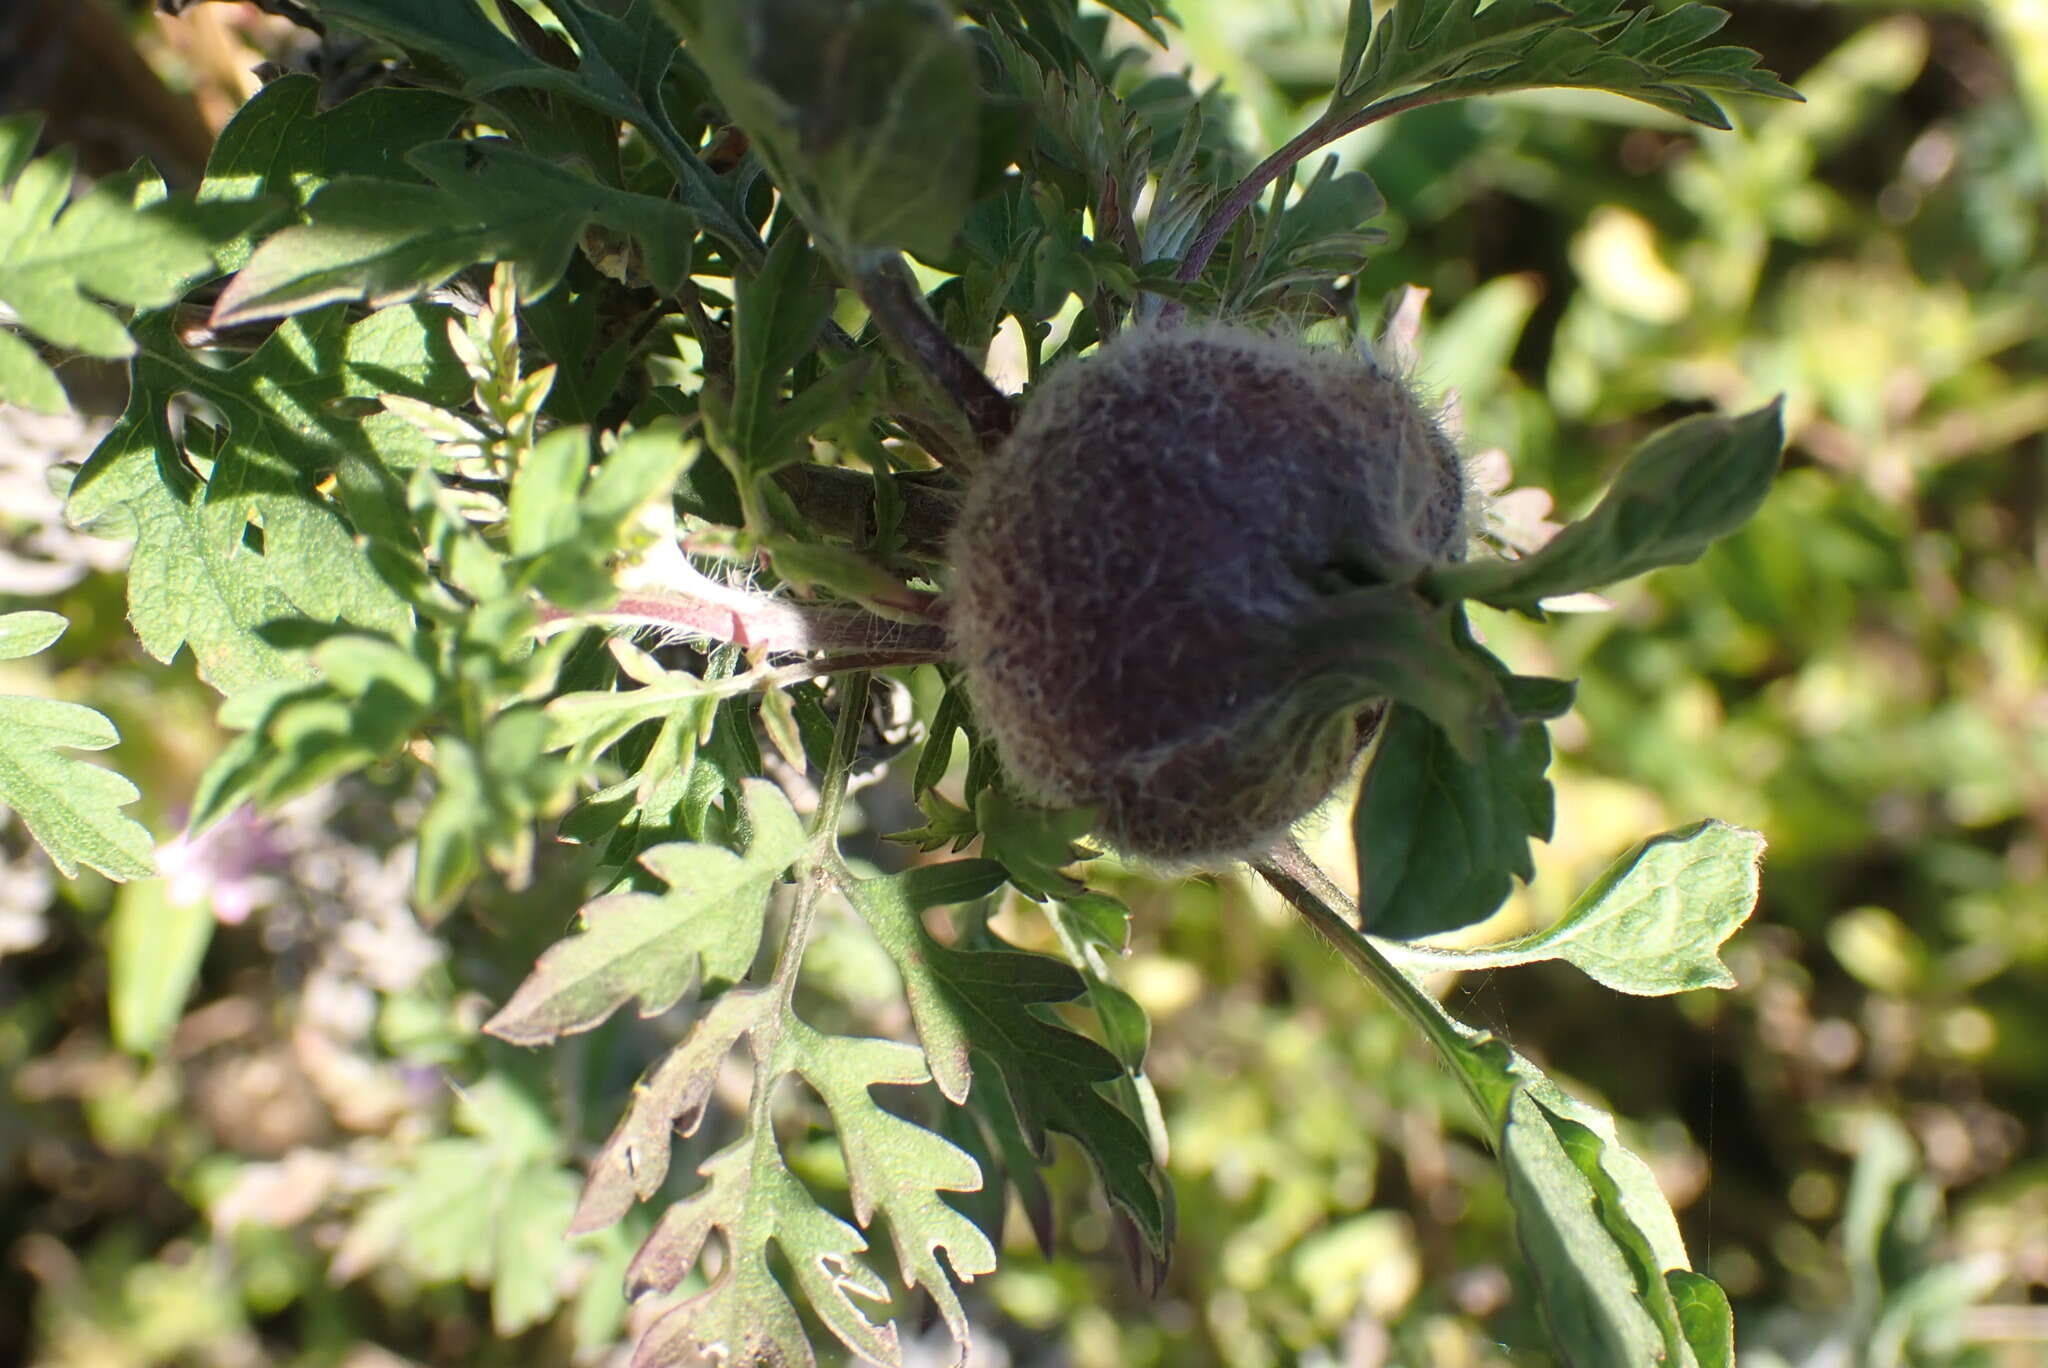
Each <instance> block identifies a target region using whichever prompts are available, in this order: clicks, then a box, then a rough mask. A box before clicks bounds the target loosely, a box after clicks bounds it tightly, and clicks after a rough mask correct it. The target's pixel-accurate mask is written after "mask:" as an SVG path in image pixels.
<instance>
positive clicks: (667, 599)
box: [540, 569, 948, 664]
mask: <svg viewBox="0 0 2048 1368" xmlns="http://www.w3.org/2000/svg"><path fill="white" fill-rule="evenodd" d="M689 573H690V576H691V578H689V579H673V578H672V579H671V582H669V583H667V584H665V585H664V586H663V587H662V589H660V590H649V591H642V592H639V593H628V594H621V595H620V596H619V597H618V599H617V600H615V601H614V602H613V603H612V605H611V606H610V607H608V608H605V609H602V610H600V611H597V612H589V613H579V612H571V611H569V610H568V609H566V608H557V607H555V606H554V605H553V604H542V605H541V607H540V619H541V622H542V624H543V625H551V624H555V623H598V624H605V625H613V626H628V627H666V628H671V629H673V630H675V631H678V632H683V633H686V634H687V635H690V636H695V637H706V638H709V639H710V640H712V641H723V642H727V643H729V644H731V645H734V646H737V647H739V648H740V649H741V650H744V651H766V652H769V653H771V654H782V653H810V652H818V651H824V652H834V651H853V652H862V653H871V654H875V655H880V656H885V657H889V659H888V660H887V662H886V663H889V664H923V663H926V662H928V661H935V660H942V659H944V658H945V656H946V654H947V650H948V646H947V640H946V629H945V627H944V626H943V625H941V624H939V623H937V622H927V623H906V622H895V621H891V620H890V619H888V618H885V617H882V616H881V615H880V614H877V613H870V612H867V611H865V610H864V609H859V608H810V607H805V606H803V605H801V604H796V603H791V602H789V601H788V600H786V599H779V598H774V597H771V596H769V595H767V594H757V593H754V592H753V591H751V590H747V589H735V588H732V587H731V586H729V585H723V584H720V583H718V582H717V581H716V580H713V579H712V578H710V577H709V576H708V575H703V574H699V573H698V572H696V571H695V570H694V569H693V570H691V571H690V572H689Z"/></svg>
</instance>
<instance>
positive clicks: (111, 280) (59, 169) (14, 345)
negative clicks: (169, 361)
mask: <svg viewBox="0 0 2048 1368" xmlns="http://www.w3.org/2000/svg"><path fill="white" fill-rule="evenodd" d="M39 123H40V120H39V119H37V118H36V117H35V116H33V115H16V116H14V117H12V118H9V119H5V120H0V148H4V149H6V151H7V153H8V155H7V156H5V157H4V158H0V169H4V170H5V171H6V172H7V174H6V176H5V177H4V178H0V305H5V306H6V308H7V309H8V310H9V311H10V312H11V313H12V314H13V315H14V318H13V322H14V323H15V324H16V325H17V326H19V327H20V328H22V329H23V330H25V331H26V332H29V333H31V334H33V335H35V336H38V337H41V338H42V339H43V340H44V341H45V342H48V343H50V344H51V345H53V346H56V347H61V348H65V349H67V350H70V351H77V352H83V353H85V354H86V355H87V356H101V357H108V358H118V357H124V356H131V355H133V354H134V352H135V344H134V342H133V341H131V340H130V338H129V336H128V331H127V329H126V328H124V327H123V326H122V324H121V320H120V319H119V318H118V317H116V316H115V315H114V314H113V313H112V312H111V311H109V310H108V309H107V308H106V307H104V306H103V305H101V304H98V303H95V302H94V300H95V299H99V300H109V301H112V302H113V303H116V304H125V305H129V306H132V307H135V308H161V307H162V306H164V305H166V304H169V303H171V302H172V301H173V300H175V299H177V298H178V296H179V295H181V294H183V293H184V292H185V288H186V287H187V286H189V285H191V284H192V283H193V282H195V281H197V280H199V279H200V278H201V277H203V276H207V275H210V274H212V273H213V271H214V270H215V269H216V266H215V259H216V254H217V252H218V250H219V249H220V247H221V245H222V244H224V243H226V242H228V241H231V240H232V239H234V238H235V237H236V236H238V235H239V234H241V233H243V232H244V231H246V230H247V229H248V228H250V227H251V226H253V225H255V224H257V223H259V222H262V221H263V220H266V219H269V218H273V217H275V216H276V214H277V212H278V210H279V209H280V207H281V206H280V205H279V204H278V203H277V202H276V201H273V200H267V199H265V200H252V201H249V202H247V203H242V204H201V203H195V202H193V200H192V199H191V197H190V196H179V197H177V198H175V199H168V200H167V199H163V198H161V195H162V189H161V187H160V186H155V185H151V184H146V183H144V182H142V181H141V180H140V178H139V177H138V176H135V175H125V176H111V177H108V178H107V179H105V180H103V181H101V182H100V183H99V184H98V185H96V186H95V187H94V188H93V189H92V190H91V191H89V192H87V193H86V194H85V195H84V196H82V197H80V198H78V199H76V200H71V199H70V195H71V183H72V160H71V157H70V155H69V154H68V153H64V152H59V153H54V154H52V155H50V156H47V157H44V158H42V159H40V160H38V161H29V160H27V156H26V150H25V149H27V148H30V147H33V146H34V143H35V137H36V130H37V128H38V126H39ZM67 200H69V201H70V202H69V207H66V201H67ZM0 337H5V338H7V341H6V342H5V344H4V345H0V402H5V403H14V404H20V405H22V406H23V407H26V408H32V409H35V410H37V411H38V412H43V413H64V412H67V411H68V405H67V403H66V402H65V400H64V395H63V389H62V387H61V386H60V385H59V384H58V383H57V379H56V376H55V374H54V373H53V372H52V371H51V370H50V368H49V367H48V366H47V365H45V364H44V363H43V361H42V360H41V359H40V358H39V357H37V356H36V355H35V353H34V351H33V349H31V348H30V347H29V346H28V345H27V344H26V343H25V342H23V341H22V340H21V339H20V338H18V337H14V336H12V335H11V334H7V333H0Z"/></svg>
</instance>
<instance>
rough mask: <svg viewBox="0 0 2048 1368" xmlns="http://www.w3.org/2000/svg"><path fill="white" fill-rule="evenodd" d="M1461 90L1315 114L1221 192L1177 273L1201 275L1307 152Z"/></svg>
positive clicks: (1415, 93)
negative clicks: (1341, 113)
mask: <svg viewBox="0 0 2048 1368" xmlns="http://www.w3.org/2000/svg"><path fill="white" fill-rule="evenodd" d="M1464 93H1465V92H1463V91H1445V90H1438V89H1425V90H1417V91H1413V92H1411V93H1409V94H1407V95H1396V96H1392V97H1390V98H1388V99H1384V100H1381V101H1379V102H1378V103H1376V104H1369V105H1367V106H1366V107H1365V108H1364V109H1361V110H1359V111H1358V112H1357V113H1356V114H1351V115H1348V116H1346V117H1345V118H1341V119H1336V120H1332V119H1331V118H1330V116H1329V115H1327V114H1325V115H1324V116H1323V117H1322V118H1320V119H1317V120H1316V121H1315V122H1314V123H1312V124H1310V125H1309V126H1308V127H1307V128H1304V129H1303V130H1302V131H1301V132H1300V133H1298V134H1296V135H1295V137H1294V139H1293V140H1292V141H1291V142H1289V143H1288V144H1287V145H1286V146H1284V147H1282V148H1281V149H1280V150H1279V151H1278V152H1275V153H1274V154H1273V155H1272V156H1270V157H1268V158H1266V159H1265V160H1264V161H1262V162H1260V163H1259V164H1258V165H1257V166H1255V167H1253V168H1252V172H1251V174H1250V175H1248V176H1246V177H1245V178H1244V179H1243V180H1241V181H1239V182H1238V184H1237V188H1236V189H1234V190H1232V191H1231V192H1230V194H1229V195H1227V196H1225V197H1224V200H1223V203H1221V204H1219V205H1217V206H1216V208H1215V210H1214V211H1212V212H1211V213H1210V215H1209V217H1208V218H1207V219H1206V220H1204V221H1203V223H1202V228H1201V231H1200V232H1198V233H1196V234H1195V240H1194V241H1193V242H1192V243H1190V244H1189V246H1188V251H1187V255H1186V256H1184V257H1182V258H1181V263H1180V270H1179V272H1178V273H1177V274H1176V277H1175V278H1176V279H1178V280H1181V281H1183V282H1185V281H1190V280H1194V279H1195V278H1197V277H1198V276H1200V275H1201V274H1202V268H1203V267H1205V266H1207V265H1208V264H1209V258H1210V256H1211V255H1212V254H1213V253H1214V252H1215V251H1216V246H1217V244H1218V243H1220V242H1222V241H1223V235H1224V234H1225V233H1228V232H1229V231H1230V226H1231V225H1232V224H1234V223H1236V222H1237V220H1238V218H1239V216H1240V215H1242V214H1243V213H1244V211H1245V210H1247V209H1249V208H1251V207H1252V205H1253V204H1254V203H1255V202H1256V201H1257V200H1258V198H1259V196H1260V195H1261V194H1263V193H1264V192H1265V189H1266V187H1267V186H1269V185H1271V184H1272V183H1273V182H1274V181H1276V180H1278V179H1279V178H1280V175H1281V173H1282V172H1284V171H1286V170H1288V169H1289V168H1290V167H1292V166H1293V165H1294V164H1295V163H1296V162H1298V161H1300V160H1301V159H1302V158H1303V157H1306V156H1308V155H1309V153H1311V152H1315V151H1318V150H1320V149H1321V148H1324V147H1327V146H1328V145H1329V144H1331V143H1333V142H1335V141H1337V139H1339V138H1341V137H1343V136H1344V135H1345V134H1347V133H1356V132H1357V131H1358V130H1359V129H1361V128H1364V127H1366V126H1367V125H1369V124H1375V123H1378V122H1379V121H1380V120H1381V119H1385V118H1390V117H1392V116H1393V115H1396V114H1401V113H1404V112H1406V111H1408V110H1410V109H1419V108H1421V107H1422V106H1423V105H1429V104H1436V103H1437V102H1439V101H1441V100H1453V99H1457V98H1458V97H1459V96H1460V95H1462V94H1464ZM1176 316H1177V314H1176Z"/></svg>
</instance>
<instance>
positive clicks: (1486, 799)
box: [1352, 648, 1571, 940]
mask: <svg viewBox="0 0 2048 1368" xmlns="http://www.w3.org/2000/svg"><path fill="white" fill-rule="evenodd" d="M1473 649H1475V650H1476V649H1477V648H1473ZM1500 682H1501V687H1502V688H1503V690H1504V692H1505V696H1506V701H1507V704H1508V708H1509V710H1510V712H1511V714H1512V716H1511V718H1510V720H1509V722H1508V724H1507V725H1506V726H1504V727H1503V726H1499V725H1492V726H1486V727H1482V728H1480V729H1479V730H1478V736H1477V742H1476V747H1475V749H1474V751H1473V754H1472V757H1471V758H1470V759H1467V758H1465V757H1463V756H1461V755H1460V754H1459V753H1458V751H1457V748H1456V746H1455V745H1454V743H1453V741H1452V739H1451V737H1450V736H1449V735H1448V734H1447V733H1446V732H1445V731H1444V730H1443V729H1442V728H1441V727H1439V726H1437V725H1436V724H1435V723H1434V722H1432V721H1430V720H1429V719H1428V718H1427V717H1425V716H1424V715H1423V714H1422V713H1421V712H1420V711H1418V710H1417V709H1416V708H1414V707H1412V706H1410V705H1408V704H1405V703H1397V704H1395V705H1394V706H1393V707H1391V708H1389V709H1388V712H1387V719H1386V721H1385V723H1384V724H1383V725H1382V727H1381V731H1380V739H1379V743H1378V746H1377V748H1376V749H1375V750H1374V752H1373V758H1372V765H1371V768H1370V769H1368V770H1367V771H1366V776H1365V783H1364V785H1363V786H1362V787H1361V789H1360V790H1359V795H1358V805H1357V807H1356V809H1355V810H1354V812H1353V815H1352V834H1353V839H1354V841H1355V842H1356V845H1357V849H1358V871H1359V882H1360V885H1361V889H1360V895H1359V908H1360V912H1361V914H1362V915H1363V917H1364V925H1365V928H1366V929H1367V930H1369V931H1371V932H1372V933H1373V934H1374V935H1377V936H1386V937H1390V938H1393V939H1397V940H1408V939H1413V938H1416V937H1420V936H1428V935H1434V934H1438V933H1441V932H1445V931H1452V930H1456V929H1457V928H1458V927H1461V926H1469V925H1470V924H1472V923H1473V922H1476V921H1481V920H1483V919H1484V918H1486V917H1488V916H1490V915H1492V913H1493V912H1494V911H1495V910H1496V909H1497V908H1499V906H1500V905H1501V903H1502V902H1503V901H1505V900H1506V898H1507V895H1508V893H1509V891H1510V890H1511V889H1512V887H1513V880H1514V879H1515V878H1521V879H1523V880H1528V879H1531V878H1533V877H1535V872H1536V866H1535V862H1534V861H1533V860H1532V859H1531V858H1530V855H1529V842H1530V840H1532V839H1535V840H1543V841H1547V840H1549V839H1550V832H1551V825H1552V823H1553V821H1554V820H1555V800H1554V798H1553V796H1552V793H1551V788H1550V781H1549V779H1548V778H1546V777H1545V772H1546V771H1547V770H1548V769H1549V767H1550V738H1549V734H1548V732H1547V731H1546V730H1545V728H1544V725H1543V719H1544V718H1548V717H1554V716H1556V715H1558V714H1559V713H1562V712H1563V711H1564V710H1565V709H1566V708H1568V707H1570V705H1571V686H1570V685H1569V684H1565V683H1563V682H1562V681H1558V680H1550V679H1527V678H1521V677H1517V676H1508V675H1505V674H1503V675H1502V678H1501V681H1500Z"/></svg>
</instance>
